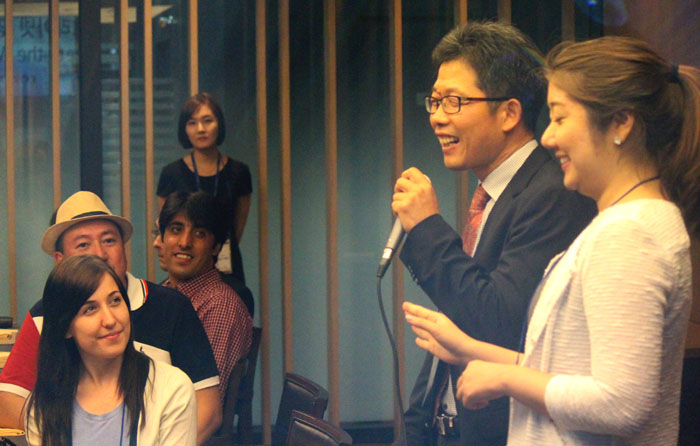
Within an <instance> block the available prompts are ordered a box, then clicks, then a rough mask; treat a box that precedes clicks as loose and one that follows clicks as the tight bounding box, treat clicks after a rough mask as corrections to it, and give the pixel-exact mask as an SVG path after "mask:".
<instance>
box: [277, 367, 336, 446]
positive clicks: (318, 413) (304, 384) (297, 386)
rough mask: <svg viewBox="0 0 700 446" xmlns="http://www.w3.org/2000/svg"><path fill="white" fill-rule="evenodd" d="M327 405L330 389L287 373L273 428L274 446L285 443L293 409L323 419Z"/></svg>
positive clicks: (281, 445)
mask: <svg viewBox="0 0 700 446" xmlns="http://www.w3.org/2000/svg"><path fill="white" fill-rule="evenodd" d="M327 405H328V391H327V390H326V389H324V388H323V387H321V386H319V385H318V384H316V383H315V382H313V381H311V380H309V379H306V378H304V377H303V376H300V375H297V374H295V373H285V374H284V387H283V388H282V398H281V399H280V406H279V409H278V410H277V420H276V422H275V426H274V428H273V429H272V444H273V446H283V445H284V444H285V442H286V439H287V432H288V430H289V421H290V419H291V417H292V411H294V410H297V411H300V412H304V413H307V414H309V415H311V416H312V417H315V418H319V419H322V418H323V414H324V413H325V411H326V406H327Z"/></svg>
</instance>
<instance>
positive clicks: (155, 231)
mask: <svg viewBox="0 0 700 446" xmlns="http://www.w3.org/2000/svg"><path fill="white" fill-rule="evenodd" d="M151 234H152V235H153V238H154V239H157V238H158V236H159V235H160V228H159V227H158V219H157V218H156V221H154V222H153V228H151Z"/></svg>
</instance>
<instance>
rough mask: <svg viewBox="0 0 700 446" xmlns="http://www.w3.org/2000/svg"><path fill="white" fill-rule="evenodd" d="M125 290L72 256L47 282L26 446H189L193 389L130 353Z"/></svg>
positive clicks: (93, 263) (100, 264)
mask: <svg viewBox="0 0 700 446" xmlns="http://www.w3.org/2000/svg"><path fill="white" fill-rule="evenodd" d="M128 299H129V298H128V295H127V293H126V290H125V288H124V285H123V284H122V283H121V281H120V280H119V278H118V277H117V275H116V274H115V273H114V271H112V269H111V268H110V267H109V266H108V265H107V263H106V262H104V261H103V260H102V259H100V258H99V257H96V256H73V257H69V258H67V259H65V260H63V261H61V262H60V263H59V264H58V265H56V266H55V267H54V269H53V271H52V272H51V274H50V275H49V278H48V280H47V282H46V286H45V288H44V295H43V299H42V303H43V306H44V314H45V315H44V321H43V329H42V335H41V340H40V342H39V352H38V368H37V381H36V386H35V387H34V392H33V393H32V395H31V396H30V398H29V402H28V404H27V417H26V420H27V429H26V430H27V442H28V443H29V444H30V445H43V446H58V445H61V446H64V445H71V444H72V445H91V444H96V443H99V444H101V445H119V446H122V445H124V446H125V445H131V446H134V445H148V446H153V445H175V444H177V445H194V444H195V441H196V435H197V424H196V423H197V416H196V400H195V397H194V387H193V385H192V382H191V381H190V380H189V378H188V377H187V375H185V374H184V373H183V372H182V371H181V370H179V369H177V368H175V367H173V366H170V365H168V364H164V363H161V362H157V361H152V360H150V359H149V358H148V357H147V356H145V355H143V354H142V353H139V352H137V351H136V350H135V349H134V344H133V334H132V331H131V320H130V309H129V300H128Z"/></svg>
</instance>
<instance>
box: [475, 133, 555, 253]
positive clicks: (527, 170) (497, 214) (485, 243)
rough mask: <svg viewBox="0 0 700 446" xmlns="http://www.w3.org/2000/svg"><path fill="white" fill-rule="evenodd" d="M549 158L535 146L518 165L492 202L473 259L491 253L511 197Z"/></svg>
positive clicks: (525, 185)
mask: <svg viewBox="0 0 700 446" xmlns="http://www.w3.org/2000/svg"><path fill="white" fill-rule="evenodd" d="M551 159H552V158H551V157H550V156H549V153H547V150H546V149H544V148H542V147H541V146H537V148H535V150H533V151H532V153H531V154H530V156H528V157H527V159H526V160H525V162H524V163H523V165H522V166H520V169H518V171H517V172H515V175H513V178H512V179H511V180H510V182H509V183H508V186H506V188H505V189H504V190H503V193H502V194H501V196H500V197H499V198H498V201H496V204H494V206H493V208H492V209H491V212H490V213H489V216H488V219H487V220H486V224H485V225H484V229H483V230H482V232H481V239H480V240H479V244H478V245H477V247H476V251H475V252H474V259H475V260H476V261H477V262H478V261H479V260H480V259H481V256H489V255H492V253H493V249H492V248H491V247H492V246H496V245H495V244H494V241H493V240H492V239H493V237H494V236H495V237H501V236H502V232H501V231H500V230H498V229H497V228H499V226H500V225H501V224H504V223H503V221H504V219H503V216H504V215H505V214H506V213H507V212H508V211H509V209H510V207H511V203H512V202H513V199H514V198H515V197H517V196H518V195H519V194H520V192H522V191H523V189H525V188H526V187H527V185H528V183H530V180H531V179H532V177H533V176H535V174H537V171H539V170H540V168H541V167H542V166H543V165H544V164H545V163H547V162H548V161H550V160H551ZM499 244H500V242H499Z"/></svg>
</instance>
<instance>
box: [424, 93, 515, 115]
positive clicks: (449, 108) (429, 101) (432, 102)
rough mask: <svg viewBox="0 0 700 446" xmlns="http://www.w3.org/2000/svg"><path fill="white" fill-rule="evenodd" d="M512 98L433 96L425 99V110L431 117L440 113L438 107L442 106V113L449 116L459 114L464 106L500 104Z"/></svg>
mask: <svg viewBox="0 0 700 446" xmlns="http://www.w3.org/2000/svg"><path fill="white" fill-rule="evenodd" d="M508 99H510V98H462V97H459V96H443V97H441V98H434V97H432V96H426V97H425V109H426V110H427V112H428V113H430V114H431V115H432V114H433V113H435V112H437V111H438V107H439V106H440V104H442V111H444V112H445V113H447V114H448V115H451V114H454V113H459V111H460V110H461V109H462V105H467V104H469V103H470V102H491V101H493V102H500V101H507V100H508Z"/></svg>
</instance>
